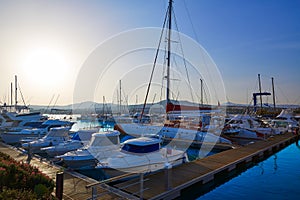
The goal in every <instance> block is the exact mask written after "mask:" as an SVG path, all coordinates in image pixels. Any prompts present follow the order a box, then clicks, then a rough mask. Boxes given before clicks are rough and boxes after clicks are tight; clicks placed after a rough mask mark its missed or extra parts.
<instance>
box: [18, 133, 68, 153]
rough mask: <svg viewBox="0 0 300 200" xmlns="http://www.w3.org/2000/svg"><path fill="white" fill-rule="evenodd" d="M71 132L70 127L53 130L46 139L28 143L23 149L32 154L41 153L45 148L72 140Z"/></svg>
mask: <svg viewBox="0 0 300 200" xmlns="http://www.w3.org/2000/svg"><path fill="white" fill-rule="evenodd" d="M69 131H70V127H55V128H51V129H50V131H49V132H48V133H47V135H45V136H44V137H42V138H40V139H37V140H34V141H31V142H28V143H23V144H22V147H23V148H24V149H26V150H28V151H30V152H31V153H40V152H41V148H43V147H48V146H55V145H58V144H59V143H62V142H64V141H68V140H70V135H69Z"/></svg>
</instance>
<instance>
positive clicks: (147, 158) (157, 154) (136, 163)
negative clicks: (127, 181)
mask: <svg viewBox="0 0 300 200" xmlns="http://www.w3.org/2000/svg"><path fill="white" fill-rule="evenodd" d="M160 143H161V140H160V139H157V138H149V137H139V138H134V139H129V140H126V141H125V142H123V143H122V147H121V148H120V149H119V151H118V152H117V153H115V154H112V155H111V156H110V157H108V158H106V159H102V160H100V161H99V164H98V165H97V168H100V169H103V170H104V172H105V173H106V174H107V175H109V176H114V174H116V173H122V172H123V173H148V172H154V171H157V170H160V169H164V168H166V167H167V168H171V167H173V166H175V165H179V164H182V163H185V162H188V157H187V154H186V152H185V151H181V150H177V149H173V148H168V147H161V144H160ZM116 170H117V172H116Z"/></svg>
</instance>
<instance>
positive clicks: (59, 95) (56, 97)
mask: <svg viewBox="0 0 300 200" xmlns="http://www.w3.org/2000/svg"><path fill="white" fill-rule="evenodd" d="M59 96H60V94H58V95H57V97H56V100H55V102H54V104H53V106H52V108H55V106H56V103H57V100H58V98H59Z"/></svg>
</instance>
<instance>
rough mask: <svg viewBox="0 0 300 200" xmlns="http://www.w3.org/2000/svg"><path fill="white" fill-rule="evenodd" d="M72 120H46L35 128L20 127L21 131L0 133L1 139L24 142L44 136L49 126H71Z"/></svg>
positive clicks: (9, 141) (10, 142)
mask: <svg viewBox="0 0 300 200" xmlns="http://www.w3.org/2000/svg"><path fill="white" fill-rule="evenodd" d="M73 124H74V122H69V121H63V120H58V119H55V120H47V121H45V122H43V123H42V124H41V125H40V126H39V127H37V128H30V129H22V130H21V131H9V132H4V133H2V134H1V138H2V140H3V141H4V142H5V143H7V144H16V143H22V142H23V143H26V142H30V141H33V140H36V139H37V138H42V137H43V136H45V135H46V134H47V133H48V132H49V131H50V129H51V128H54V127H69V128H71V127H72V125H73Z"/></svg>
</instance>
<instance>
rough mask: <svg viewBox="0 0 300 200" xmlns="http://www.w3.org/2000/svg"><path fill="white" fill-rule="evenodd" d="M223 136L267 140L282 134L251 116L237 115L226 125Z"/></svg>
mask: <svg viewBox="0 0 300 200" xmlns="http://www.w3.org/2000/svg"><path fill="white" fill-rule="evenodd" d="M223 134H225V135H230V136H231V137H234V138H240V139H266V138H267V137H269V136H271V135H276V134H280V132H279V131H278V130H277V129H274V128H272V127H270V126H268V125H267V124H263V123H260V122H259V121H258V120H255V119H254V118H253V117H251V116H250V115H236V116H234V117H233V118H232V119H231V120H230V121H228V123H227V124H226V125H225V128H224V130H223Z"/></svg>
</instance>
